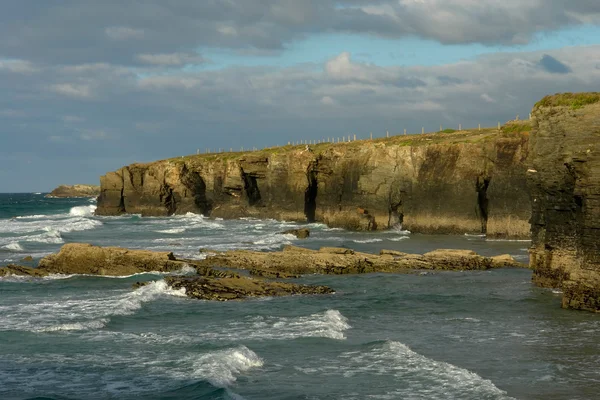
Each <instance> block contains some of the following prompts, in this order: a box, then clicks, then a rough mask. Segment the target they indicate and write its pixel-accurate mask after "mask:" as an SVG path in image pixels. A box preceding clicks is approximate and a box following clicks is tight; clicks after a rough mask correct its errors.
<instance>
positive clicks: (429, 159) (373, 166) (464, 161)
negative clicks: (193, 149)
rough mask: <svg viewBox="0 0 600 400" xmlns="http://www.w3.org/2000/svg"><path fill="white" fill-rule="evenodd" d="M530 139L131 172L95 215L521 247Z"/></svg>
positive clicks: (168, 163) (177, 164)
mask: <svg viewBox="0 0 600 400" xmlns="http://www.w3.org/2000/svg"><path fill="white" fill-rule="evenodd" d="M528 138H529V133H528V132H520V131H517V132H512V131H511V132H508V131H507V132H499V131H498V130H497V129H484V130H482V131H478V130H473V131H463V132H461V133H460V135H454V134H430V135H421V136H419V137H417V136H416V135H411V136H410V137H409V136H406V137H402V136H396V137H392V138H388V139H377V140H373V141H356V142H351V143H339V144H337V143H336V144H333V143H322V144H320V145H319V146H318V147H315V148H314V149H312V151H310V152H307V151H305V149H304V148H303V147H301V146H286V147H280V148H276V149H265V150H261V151H255V152H240V153H229V152H228V153H223V154H201V155H194V156H188V157H184V158H181V157H177V158H174V159H168V160H161V161H156V162H152V163H147V164H139V163H138V164H132V165H129V166H125V167H123V168H121V169H119V170H117V171H114V172H108V173H107V174H106V175H104V176H103V177H101V179H100V181H101V194H100V197H99V199H98V209H97V210H96V213H97V214H98V215H117V214H122V213H132V214H142V215H144V216H147V215H148V216H150V215H156V216H162V215H171V214H185V213H187V212H194V213H198V214H203V215H206V216H211V217H223V218H239V217H257V218H276V219H280V220H290V221H302V222H323V223H326V224H327V225H329V226H336V227H341V228H345V229H349V230H374V229H377V230H382V229H388V228H391V227H393V226H395V225H397V224H402V225H403V226H404V228H405V229H409V230H411V231H413V232H428V233H459V234H464V233H466V232H469V233H481V232H482V231H485V232H487V234H488V236H493V235H501V236H514V237H529V224H528V220H529V217H530V213H531V207H530V204H529V194H528V189H527V184H526V170H527V168H526V160H527V156H528V146H527V142H528ZM425 139H431V140H429V141H427V140H425Z"/></svg>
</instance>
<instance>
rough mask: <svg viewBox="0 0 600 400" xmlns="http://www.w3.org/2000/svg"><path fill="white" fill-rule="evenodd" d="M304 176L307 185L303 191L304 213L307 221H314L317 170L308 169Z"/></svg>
mask: <svg viewBox="0 0 600 400" xmlns="http://www.w3.org/2000/svg"><path fill="white" fill-rule="evenodd" d="M306 177H307V178H308V187H307V188H306V191H305V192H304V215H305V216H306V221H307V222H315V221H316V214H317V193H318V191H319V190H318V184H319V183H318V181H317V172H316V171H308V173H307V174H306Z"/></svg>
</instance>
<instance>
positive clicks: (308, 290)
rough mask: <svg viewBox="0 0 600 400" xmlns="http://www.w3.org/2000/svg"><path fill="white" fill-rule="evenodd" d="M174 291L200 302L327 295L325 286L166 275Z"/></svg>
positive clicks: (250, 279) (328, 290) (248, 279)
mask: <svg viewBox="0 0 600 400" xmlns="http://www.w3.org/2000/svg"><path fill="white" fill-rule="evenodd" d="M165 281H166V282H167V284H168V285H169V286H171V287H172V288H173V289H181V288H185V293H186V295H187V296H188V297H191V298H194V299H201V300H217V301H228V300H241V299H245V298H248V297H266V296H269V297H270V296H289V295H294V294H330V293H334V291H333V290H332V289H331V288H328V287H327V286H307V285H297V284H293V283H286V282H267V281H263V280H259V279H252V278H247V277H236V278H220V279H210V278H206V277H199V276H167V277H165Z"/></svg>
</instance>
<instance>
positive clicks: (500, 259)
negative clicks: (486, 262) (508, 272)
mask: <svg viewBox="0 0 600 400" xmlns="http://www.w3.org/2000/svg"><path fill="white" fill-rule="evenodd" d="M491 259H492V264H493V265H494V268H505V267H512V266H514V265H515V264H518V262H517V261H516V260H515V259H514V258H513V257H512V256H511V255H510V254H502V255H499V256H494V257H491Z"/></svg>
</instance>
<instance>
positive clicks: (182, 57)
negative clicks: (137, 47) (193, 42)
mask: <svg viewBox="0 0 600 400" xmlns="http://www.w3.org/2000/svg"><path fill="white" fill-rule="evenodd" d="M136 58H137V59H138V60H139V61H140V62H142V63H145V64H151V65H162V66H180V65H184V64H201V63H203V62H204V59H203V58H202V57H201V56H200V55H197V54H190V53H164V54H138V55H137V56H136Z"/></svg>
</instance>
